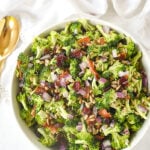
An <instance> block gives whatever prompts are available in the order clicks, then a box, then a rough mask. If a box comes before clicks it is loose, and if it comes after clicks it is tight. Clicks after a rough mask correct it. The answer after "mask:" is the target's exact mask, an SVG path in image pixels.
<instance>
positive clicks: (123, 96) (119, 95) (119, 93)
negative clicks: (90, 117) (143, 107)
mask: <svg viewBox="0 0 150 150" xmlns="http://www.w3.org/2000/svg"><path fill="white" fill-rule="evenodd" d="M116 94H117V97H118V98H121V99H123V98H125V96H126V95H125V94H124V93H123V92H117V93H116Z"/></svg>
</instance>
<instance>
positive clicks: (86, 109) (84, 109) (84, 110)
mask: <svg viewBox="0 0 150 150" xmlns="http://www.w3.org/2000/svg"><path fill="white" fill-rule="evenodd" d="M82 112H83V113H84V114H86V115H89V114H91V113H92V111H91V109H90V108H87V107H83V109H82Z"/></svg>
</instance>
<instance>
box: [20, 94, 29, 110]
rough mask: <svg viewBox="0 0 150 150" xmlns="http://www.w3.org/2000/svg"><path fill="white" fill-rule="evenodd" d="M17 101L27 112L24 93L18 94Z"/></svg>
mask: <svg viewBox="0 0 150 150" xmlns="http://www.w3.org/2000/svg"><path fill="white" fill-rule="evenodd" d="M17 100H18V102H20V103H21V105H22V107H23V108H24V110H26V111H28V110H29V108H28V104H27V97H26V95H25V93H21V92H20V93H19V94H18V96H17Z"/></svg>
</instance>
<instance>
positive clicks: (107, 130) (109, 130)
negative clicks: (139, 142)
mask: <svg viewBox="0 0 150 150" xmlns="http://www.w3.org/2000/svg"><path fill="white" fill-rule="evenodd" d="M102 131H103V133H104V135H105V136H107V135H109V134H113V133H119V132H120V131H121V126H120V125H119V124H117V123H116V124H115V125H114V127H110V126H107V125H103V126H102Z"/></svg>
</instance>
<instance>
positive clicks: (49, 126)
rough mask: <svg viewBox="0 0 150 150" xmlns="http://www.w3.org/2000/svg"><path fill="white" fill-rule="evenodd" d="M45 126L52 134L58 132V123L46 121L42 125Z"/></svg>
mask: <svg viewBox="0 0 150 150" xmlns="http://www.w3.org/2000/svg"><path fill="white" fill-rule="evenodd" d="M43 126H44V127H45V128H48V129H49V130H50V131H51V133H52V134H56V133H57V132H58V129H59V127H58V125H57V124H56V125H52V124H49V125H48V124H47V122H46V123H45V124H44V125H43Z"/></svg>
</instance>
